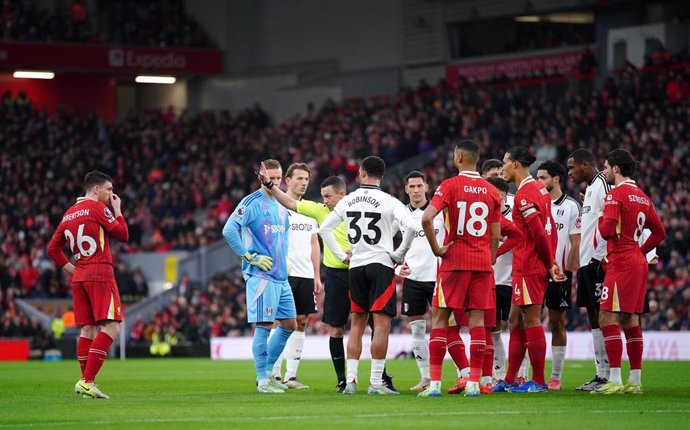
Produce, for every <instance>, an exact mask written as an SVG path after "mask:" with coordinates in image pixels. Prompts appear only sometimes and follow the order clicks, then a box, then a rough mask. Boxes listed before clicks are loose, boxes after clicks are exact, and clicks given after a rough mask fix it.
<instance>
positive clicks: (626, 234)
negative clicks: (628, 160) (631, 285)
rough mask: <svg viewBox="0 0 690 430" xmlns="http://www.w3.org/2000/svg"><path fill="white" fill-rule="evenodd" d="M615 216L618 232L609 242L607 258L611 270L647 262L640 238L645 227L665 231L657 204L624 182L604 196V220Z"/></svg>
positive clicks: (633, 183)
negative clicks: (655, 205) (656, 207)
mask: <svg viewBox="0 0 690 430" xmlns="http://www.w3.org/2000/svg"><path fill="white" fill-rule="evenodd" d="M607 218H610V219H614V220H615V221H616V223H617V225H616V235H615V236H614V237H613V239H609V241H608V242H607V243H606V260H607V261H608V264H609V268H610V269H611V270H618V271H620V270H625V269H629V268H633V267H636V266H639V265H641V264H647V258H646V257H645V256H644V255H643V254H642V251H641V250H640V237H641V236H642V232H643V231H644V230H645V228H649V229H650V230H652V231H655V230H662V229H663V225H662V223H661V219H660V218H659V214H657V212H656V209H655V208H654V203H652V200H651V199H650V198H649V197H647V195H646V194H645V193H644V192H643V191H642V190H641V189H639V188H638V187H637V185H635V181H632V180H627V181H623V182H621V183H620V184H619V185H618V186H617V187H616V188H614V189H612V190H611V191H609V193H608V194H607V195H606V197H605V198H604V219H607Z"/></svg>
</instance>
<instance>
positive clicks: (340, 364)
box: [328, 336, 345, 383]
mask: <svg viewBox="0 0 690 430" xmlns="http://www.w3.org/2000/svg"><path fill="white" fill-rule="evenodd" d="M328 343H329V347H330V350H331V360H333V368H334V369H335V375H336V376H337V377H338V383H340V382H344V381H345V347H344V346H343V338H342V337H332V336H331V338H330V340H329V342H328Z"/></svg>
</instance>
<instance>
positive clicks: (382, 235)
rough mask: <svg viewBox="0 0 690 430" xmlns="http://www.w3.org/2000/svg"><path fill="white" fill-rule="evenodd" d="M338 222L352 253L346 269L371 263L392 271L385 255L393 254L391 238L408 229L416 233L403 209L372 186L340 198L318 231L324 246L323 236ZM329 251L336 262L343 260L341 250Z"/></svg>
mask: <svg viewBox="0 0 690 430" xmlns="http://www.w3.org/2000/svg"><path fill="white" fill-rule="evenodd" d="M341 222H345V226H346V227H347V235H348V239H349V241H350V245H351V250H352V257H351V258H350V268H354V267H360V266H366V265H368V264H372V263H379V264H382V265H384V266H388V267H393V266H394V263H393V260H392V259H391V257H390V255H389V253H391V252H393V237H394V236H395V234H396V233H397V232H398V231H404V230H407V229H408V228H409V229H411V230H412V231H416V230H417V229H416V228H415V226H414V225H413V222H412V217H411V216H410V211H409V210H408V209H407V207H405V205H404V204H402V203H401V202H400V200H398V199H396V198H395V197H393V196H391V195H390V194H388V193H386V192H383V191H381V188H380V187H377V186H373V185H362V186H360V187H359V188H358V189H357V190H355V191H353V192H352V193H350V194H348V195H347V196H345V197H343V199H342V200H340V201H339V202H338V204H337V205H336V206H335V208H333V211H332V212H331V213H330V214H329V215H328V217H326V219H325V220H324V222H323V223H322V224H321V230H320V231H321V234H322V237H323V238H324V242H325V243H326V246H328V239H327V238H326V237H325V236H324V233H325V232H332V230H333V229H334V228H335V227H337V226H338V224H340V223H341ZM330 248H331V250H332V251H333V253H334V254H335V255H336V256H337V257H338V258H340V259H341V260H344V259H345V253H344V252H343V251H342V250H341V249H339V248H338V249H333V247H332V246H331V247H330Z"/></svg>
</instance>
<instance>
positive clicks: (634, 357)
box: [591, 149, 666, 394]
mask: <svg viewBox="0 0 690 430" xmlns="http://www.w3.org/2000/svg"><path fill="white" fill-rule="evenodd" d="M635 165H636V163H635V160H634V159H633V156H632V155H631V154H630V153H629V152H628V151H625V150H623V149H616V150H614V151H611V152H610V153H608V154H607V155H606V162H605V163H604V176H605V177H606V181H607V182H608V183H609V184H611V185H615V186H616V187H615V188H614V189H612V190H611V191H609V193H608V194H606V197H604V213H603V216H602V217H600V218H599V232H600V233H601V236H602V237H603V238H604V239H606V240H607V241H608V242H607V243H606V262H607V266H606V277H605V278H604V283H603V285H602V287H601V299H600V313H599V325H600V326H601V331H602V333H603V335H604V343H605V345H606V354H607V355H608V357H609V364H610V365H611V374H610V378H609V380H608V382H607V383H606V384H605V385H604V386H602V387H601V388H599V389H597V390H595V391H592V392H591V393H592V394H621V393H630V394H642V381H641V376H642V375H641V372H642V349H643V343H642V331H641V329H640V314H641V313H642V311H643V307H644V296H645V293H646V283H647V272H648V270H649V268H648V266H647V258H646V257H645V254H646V253H648V252H649V251H651V250H652V249H653V248H654V247H656V246H657V245H658V244H659V243H661V241H662V240H664V238H665V237H666V231H665V230H664V226H663V224H662V223H661V219H659V215H658V214H657V213H656V209H655V208H654V204H653V203H652V200H651V199H650V198H649V197H647V195H646V194H645V193H644V192H643V191H642V190H640V189H639V188H638V187H637V185H635V181H633V180H631V179H630V176H631V174H632V172H633V171H634V170H635ZM645 229H649V230H650V231H651V232H652V233H651V235H650V236H649V237H648V238H647V240H646V241H645V242H644V244H643V245H642V246H640V237H641V236H642V232H643V231H644V230H645ZM621 327H623V332H624V333H625V338H626V340H627V350H628V358H629V359H630V378H629V380H628V383H627V384H626V385H623V381H622V377H621V357H622V355H623V340H622V339H621Z"/></svg>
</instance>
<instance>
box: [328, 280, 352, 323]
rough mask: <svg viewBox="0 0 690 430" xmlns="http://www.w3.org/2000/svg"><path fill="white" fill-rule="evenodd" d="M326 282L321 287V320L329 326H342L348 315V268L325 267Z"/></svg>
mask: <svg viewBox="0 0 690 430" xmlns="http://www.w3.org/2000/svg"><path fill="white" fill-rule="evenodd" d="M324 273H325V274H326V283H325V285H324V287H323V289H324V292H325V296H324V299H323V319H322V321H323V322H325V323H326V324H328V325H329V326H331V327H344V326H345V324H347V318H348V317H349V316H350V281H349V273H348V269H333V268H330V267H326V268H325V270H324Z"/></svg>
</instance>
